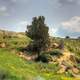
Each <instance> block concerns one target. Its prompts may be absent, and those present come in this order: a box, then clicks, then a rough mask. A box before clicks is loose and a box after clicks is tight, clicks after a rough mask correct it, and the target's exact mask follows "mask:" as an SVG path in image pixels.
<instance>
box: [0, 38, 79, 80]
mask: <svg viewBox="0 0 80 80" xmlns="http://www.w3.org/2000/svg"><path fill="white" fill-rule="evenodd" d="M0 42H5V43H6V47H5V48H0V80H80V79H76V78H73V77H71V74H70V73H66V74H58V73H57V71H58V70H59V67H58V64H57V63H56V64H47V63H42V62H34V61H26V60H24V59H22V58H20V57H19V56H17V55H16V53H17V52H18V51H19V49H20V48H21V47H24V46H26V45H27V44H28V43H29V42H30V39H29V38H28V37H22V38H21V37H12V38H5V39H3V38H0ZM76 42H77V41H76V40H65V44H66V47H67V48H69V46H72V49H75V46H76V47H78V48H79V47H80V41H79V42H78V43H77V44H76ZM79 50H80V48H79V49H78V51H77V52H76V50H72V52H74V53H76V54H78V55H80V53H79V52H80V51H79Z"/></svg>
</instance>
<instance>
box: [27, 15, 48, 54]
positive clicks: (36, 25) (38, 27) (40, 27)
mask: <svg viewBox="0 0 80 80" xmlns="http://www.w3.org/2000/svg"><path fill="white" fill-rule="evenodd" d="M48 30H49V29H48V27H47V26H46V24H45V18H44V17H43V16H39V17H38V18H37V17H34V18H33V21H32V24H31V25H28V26H27V31H26V34H27V35H28V36H29V37H30V38H31V39H32V40H33V42H32V44H33V49H34V51H36V52H37V53H40V51H42V50H44V49H45V48H46V47H48V43H49V34H48Z"/></svg>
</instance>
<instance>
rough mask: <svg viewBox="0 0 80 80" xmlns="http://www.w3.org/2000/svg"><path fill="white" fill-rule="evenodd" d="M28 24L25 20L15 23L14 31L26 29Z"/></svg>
mask: <svg viewBox="0 0 80 80" xmlns="http://www.w3.org/2000/svg"><path fill="white" fill-rule="evenodd" d="M28 24H29V23H28V22H27V21H21V22H19V23H17V24H16V28H15V29H16V30H15V31H17V32H23V31H26V29H27V25H28Z"/></svg>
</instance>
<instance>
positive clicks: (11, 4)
mask: <svg viewBox="0 0 80 80" xmlns="http://www.w3.org/2000/svg"><path fill="white" fill-rule="evenodd" d="M40 15H42V16H45V18H46V21H45V22H46V24H47V25H48V26H49V34H50V35H51V36H59V37H65V36H67V35H68V36H71V37H78V36H80V0H0V29H5V30H11V31H17V32H21V31H25V30H26V25H27V24H30V23H31V21H32V17H34V16H40Z"/></svg>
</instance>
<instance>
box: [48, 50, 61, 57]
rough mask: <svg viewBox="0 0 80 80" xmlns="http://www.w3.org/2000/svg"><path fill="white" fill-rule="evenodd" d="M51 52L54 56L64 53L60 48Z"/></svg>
mask: <svg viewBox="0 0 80 80" xmlns="http://www.w3.org/2000/svg"><path fill="white" fill-rule="evenodd" d="M49 54H50V55H52V56H58V57H59V56H61V55H62V52H61V50H59V49H54V50H53V51H50V52H49Z"/></svg>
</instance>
